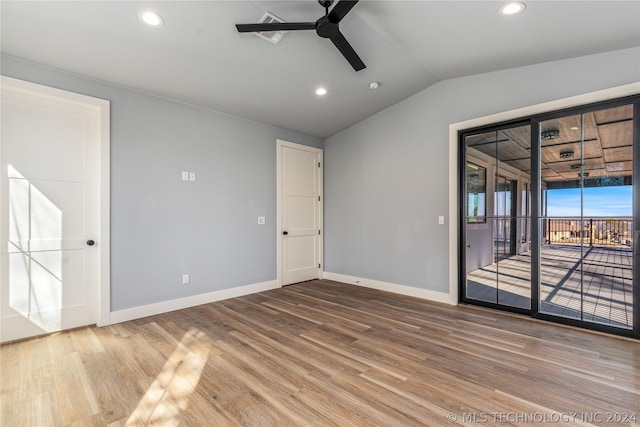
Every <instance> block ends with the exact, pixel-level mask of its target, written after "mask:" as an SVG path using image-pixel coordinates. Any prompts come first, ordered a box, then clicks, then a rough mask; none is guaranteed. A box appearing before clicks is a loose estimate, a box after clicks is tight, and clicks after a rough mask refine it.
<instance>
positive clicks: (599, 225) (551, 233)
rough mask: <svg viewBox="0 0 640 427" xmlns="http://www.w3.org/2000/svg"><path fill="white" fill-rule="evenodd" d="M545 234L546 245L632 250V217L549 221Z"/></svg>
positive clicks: (549, 219)
mask: <svg viewBox="0 0 640 427" xmlns="http://www.w3.org/2000/svg"><path fill="white" fill-rule="evenodd" d="M542 232H543V236H544V239H545V241H546V243H547V244H562V243H567V244H581V243H582V244H584V245H586V246H609V247H624V248H630V247H633V218H632V217H613V218H612V217H588V218H587V217H584V218H580V217H547V218H544V220H543V224H542Z"/></svg>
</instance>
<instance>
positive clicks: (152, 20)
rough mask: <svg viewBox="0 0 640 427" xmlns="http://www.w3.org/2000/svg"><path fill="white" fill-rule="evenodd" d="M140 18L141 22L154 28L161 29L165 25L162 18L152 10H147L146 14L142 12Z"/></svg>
mask: <svg viewBox="0 0 640 427" xmlns="http://www.w3.org/2000/svg"><path fill="white" fill-rule="evenodd" d="M138 16H139V17H140V20H141V21H142V22H144V23H145V24H147V25H150V26H152V27H160V26H162V24H163V23H164V20H163V19H162V16H160V15H158V14H157V13H155V12H152V11H150V10H145V11H144V12H140V15H138Z"/></svg>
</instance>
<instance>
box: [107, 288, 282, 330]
mask: <svg viewBox="0 0 640 427" xmlns="http://www.w3.org/2000/svg"><path fill="white" fill-rule="evenodd" d="M279 287H280V285H279V284H278V281H277V280H270V281H268V282H262V283H255V284H252V285H245V286H239V287H237V288H230V289H223V290H220V291H214V292H208V293H206V294H198V295H191V296H188V297H184V298H178V299H173V300H169V301H162V302H158V303H154V304H148V305H142V306H139V307H132V308H127V309H124V310H118V311H113V312H111V313H110V321H111V323H110V324H115V323H121V322H126V321H129V320H134V319H140V318H142V317H148V316H155V315H157V314H163V313H168V312H170V311H175V310H182V309H185V308H189V307H195V306H198V305H202V304H208V303H211V302H216V301H222V300H225V299H229V298H236V297H241V296H244V295H250V294H255V293H258V292H264V291H270V290H272V289H277V288H279ZM102 326H106V325H102Z"/></svg>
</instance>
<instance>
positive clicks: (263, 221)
mask: <svg viewBox="0 0 640 427" xmlns="http://www.w3.org/2000/svg"><path fill="white" fill-rule="evenodd" d="M265 224H266V218H265V217H263V216H259V217H258V225H265Z"/></svg>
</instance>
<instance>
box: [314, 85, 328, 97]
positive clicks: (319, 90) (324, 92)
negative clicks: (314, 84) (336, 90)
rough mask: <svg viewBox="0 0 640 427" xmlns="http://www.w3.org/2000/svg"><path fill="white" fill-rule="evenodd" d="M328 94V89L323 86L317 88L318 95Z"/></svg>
mask: <svg viewBox="0 0 640 427" xmlns="http://www.w3.org/2000/svg"><path fill="white" fill-rule="evenodd" d="M326 94H327V90H326V89H325V88H323V87H319V88H318V89H316V95H320V96H322V95H326Z"/></svg>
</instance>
